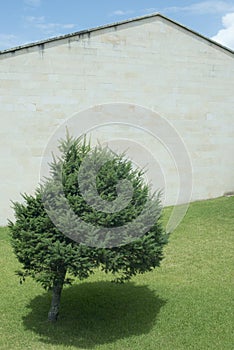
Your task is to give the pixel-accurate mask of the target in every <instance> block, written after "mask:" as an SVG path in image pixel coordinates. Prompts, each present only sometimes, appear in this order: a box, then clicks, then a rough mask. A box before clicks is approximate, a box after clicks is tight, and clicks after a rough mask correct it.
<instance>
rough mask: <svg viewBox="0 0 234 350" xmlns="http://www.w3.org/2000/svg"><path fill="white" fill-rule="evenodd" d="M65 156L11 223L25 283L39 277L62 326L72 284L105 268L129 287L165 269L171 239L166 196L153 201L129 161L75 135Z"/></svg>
mask: <svg viewBox="0 0 234 350" xmlns="http://www.w3.org/2000/svg"><path fill="white" fill-rule="evenodd" d="M59 149H60V152H61V156H60V157H57V158H55V157H54V159H53V162H52V163H51V164H50V170H51V175H50V177H49V178H47V179H46V180H45V181H44V183H43V184H41V185H40V186H39V187H38V188H37V189H36V191H35V194H34V195H27V194H23V195H22V196H23V199H24V201H23V203H18V202H15V203H13V208H14V212H15V222H12V221H10V222H9V228H10V232H11V242H12V246H13V249H14V252H15V254H16V256H17V258H18V260H19V262H20V263H21V264H22V270H21V271H18V272H17V273H18V275H19V276H20V281H21V282H22V281H24V280H25V278H26V277H27V276H31V277H32V278H33V279H35V280H36V281H37V282H39V283H40V284H41V285H42V286H43V287H44V288H45V289H47V290H52V302H51V308H50V310H49V314H48V319H49V320H50V321H56V320H57V317H58V313H59V304H60V298H61V292H62V289H63V286H64V285H65V284H71V283H72V282H73V279H71V277H77V278H78V279H80V280H82V279H85V278H87V277H88V276H89V275H90V274H92V273H93V272H94V271H95V269H96V268H98V267H101V269H102V270H103V271H105V272H106V273H108V272H111V273H113V275H114V277H115V279H114V281H115V282H125V281H128V280H130V278H131V277H132V276H133V275H136V274H137V273H144V272H146V271H150V270H152V269H153V268H155V267H157V266H159V265H160V262H161V260H162V258H163V246H164V245H165V244H166V243H167V239H168V236H167V234H166V233H165V232H164V230H163V228H162V226H161V223H160V217H161V209H162V208H161V205H160V196H159V194H157V195H156V194H151V192H150V187H149V185H147V184H145V182H144V179H143V172H142V171H141V170H139V169H134V167H133V164H132V162H131V161H130V160H128V159H127V158H126V156H125V155H124V154H121V155H117V154H115V153H113V152H111V151H110V150H109V149H108V148H102V147H100V146H98V147H95V148H92V147H91V145H90V143H89V142H86V140H85V139H81V138H79V139H74V138H72V137H70V136H69V135H67V138H66V139H65V140H61V141H60V142H59Z"/></svg>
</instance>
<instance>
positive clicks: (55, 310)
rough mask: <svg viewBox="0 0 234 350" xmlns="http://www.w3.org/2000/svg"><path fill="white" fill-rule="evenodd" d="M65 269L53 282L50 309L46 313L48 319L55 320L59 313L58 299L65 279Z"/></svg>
mask: <svg viewBox="0 0 234 350" xmlns="http://www.w3.org/2000/svg"><path fill="white" fill-rule="evenodd" d="M65 275H66V271H65V272H64V273H63V274H62V275H61V278H60V279H59V280H57V281H56V282H54V285H53V293H52V301H51V306H50V311H49V313H48V321H50V322H56V321H57V319H58V314H59V306H60V299H61V294H62V290H63V284H64V279H65Z"/></svg>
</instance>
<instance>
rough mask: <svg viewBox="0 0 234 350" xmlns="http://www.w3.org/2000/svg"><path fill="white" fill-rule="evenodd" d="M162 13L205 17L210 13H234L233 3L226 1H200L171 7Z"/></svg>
mask: <svg viewBox="0 0 234 350" xmlns="http://www.w3.org/2000/svg"><path fill="white" fill-rule="evenodd" d="M161 11H162V12H164V13H165V12H186V13H190V14H197V15H206V14H212V13H225V12H226V13H227V12H230V11H234V5H233V2H232V3H230V2H228V1H217V0H210V1H201V2H198V3H196V4H191V5H188V6H171V7H166V8H164V9H162V10H161Z"/></svg>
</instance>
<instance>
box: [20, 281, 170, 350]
mask: <svg viewBox="0 0 234 350" xmlns="http://www.w3.org/2000/svg"><path fill="white" fill-rule="evenodd" d="M165 303H166V302H165V301H164V300H162V299H160V298H159V297H158V296H156V295H155V293H154V291H151V290H150V289H149V288H148V287H147V286H135V285H134V284H133V283H127V284H124V285H115V284H113V283H111V282H94V283H82V284H80V285H76V286H72V287H69V288H65V289H64V291H63V295H62V301H61V310H60V317H59V320H58V322H57V323H56V324H49V323H48V321H47V320H46V319H47V313H48V310H49V304H50V293H45V294H43V295H40V296H37V297H36V298H35V299H33V300H32V301H31V302H30V304H29V305H28V308H29V309H30V312H29V313H28V314H27V315H26V316H25V317H24V319H23V322H24V326H25V328H26V329H27V330H31V331H33V332H35V333H37V334H38V335H39V336H40V341H42V342H44V343H46V344H57V345H59V344H62V345H64V346H75V347H81V348H87V349H88V348H93V347H95V346H97V345H101V344H106V343H111V342H114V341H116V340H118V339H123V338H128V337H131V336H137V335H141V334H147V333H148V332H149V331H150V330H151V328H152V327H153V326H154V324H155V322H156V318H157V315H158V313H159V311H160V308H161V307H162V306H163V305H165Z"/></svg>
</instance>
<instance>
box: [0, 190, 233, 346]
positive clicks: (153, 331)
mask: <svg viewBox="0 0 234 350" xmlns="http://www.w3.org/2000/svg"><path fill="white" fill-rule="evenodd" d="M165 215H166V216H168V215H169V209H167V210H166V213H165ZM233 233H234V197H230V198H219V199H216V200H210V201H204V202H197V203H193V204H192V205H191V206H190V208H189V211H188V213H187V215H186V217H185V218H184V220H183V222H182V223H181V224H180V226H179V227H178V229H177V230H176V231H175V232H174V233H173V234H172V236H171V239H170V243H169V245H168V246H167V248H166V251H165V255H166V258H165V260H164V261H163V263H162V267H161V268H160V269H157V270H155V271H153V272H151V273H147V274H145V275H141V276H137V277H135V278H134V279H133V280H132V282H131V283H127V284H126V285H113V284H111V283H109V279H110V277H109V276H106V275H104V274H102V273H101V272H97V273H96V274H95V275H94V276H92V277H91V278H89V279H88V280H86V281H85V282H82V283H77V284H76V285H74V286H73V287H70V288H66V289H65V290H64V293H63V298H62V307H61V316H60V319H59V322H58V323H57V324H56V325H49V324H48V323H47V322H46V317H47V311H48V307H49V303H50V295H49V294H48V293H45V292H44V291H43V290H42V289H41V288H40V286H38V285H36V284H35V283H34V282H33V281H32V280H28V281H27V282H26V283H25V284H24V285H22V286H20V285H19V282H18V278H17V277H16V276H15V274H14V271H15V270H16V269H17V267H18V263H17V261H16V259H15V258H14V256H13V254H12V251H11V247H10V244H9V238H8V232H7V229H5V228H2V229H0V266H1V267H0V271H1V280H0V286H1V288H0V312H1V313H0V349H2V350H5V349H6V350H13V349H16V350H17V349H33V350H34V349H35V350H41V349H46V350H47V349H48V350H51V349H58V350H60V349H67V350H69V349H70V350H71V349H91V348H95V349H102V350H103V349H106V350H107V349H108V350H109V349H115V350H118V349H121V350H125V349H131V350H135V349H139V350H142V349H149V350H155V349H162V350H167V349H170V350H174V349H175V350H177V349H178V350H180V349H181V350H182V349H186V350H187V349H199V350H202V349H212V350H216V349H217V350H220V349H222V350H225V349H230V350H231V349H232V345H233V343H234V339H231V334H232V323H233V311H232V310H233V309H234V305H233V298H232V295H233V279H232V276H231V273H232V267H233V240H234V239H233Z"/></svg>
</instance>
